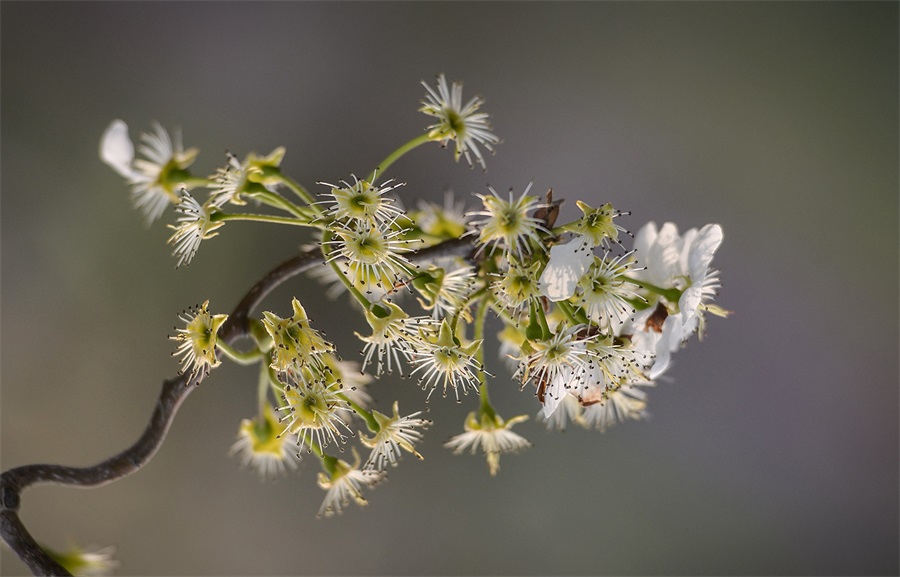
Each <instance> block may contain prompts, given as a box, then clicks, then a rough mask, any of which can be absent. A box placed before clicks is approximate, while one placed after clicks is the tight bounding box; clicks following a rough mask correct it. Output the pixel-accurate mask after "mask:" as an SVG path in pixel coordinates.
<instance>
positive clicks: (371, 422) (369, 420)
mask: <svg viewBox="0 0 900 577" xmlns="http://www.w3.org/2000/svg"><path fill="white" fill-rule="evenodd" d="M340 397H341V398H342V399H344V400H345V401H347V404H349V405H350V407H351V408H352V409H353V410H354V411H356V413H357V414H358V415H359V416H360V417H362V418H363V419H364V420H365V421H366V426H367V427H369V430H370V431H371V432H373V433H377V432H378V431H380V430H381V426H379V425H378V421H376V420H375V417H374V416H372V413H371V411H367V410H366V409H364V408H363V407H362V406H360V405H357V404H356V403H354V402H353V401H352V400H350V397H348V396H347V395H343V394H342V395H340Z"/></svg>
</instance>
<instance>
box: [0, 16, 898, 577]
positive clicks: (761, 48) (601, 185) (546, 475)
mask: <svg viewBox="0 0 900 577" xmlns="http://www.w3.org/2000/svg"><path fill="white" fill-rule="evenodd" d="M0 21H2V467H3V468H4V469H6V468H9V467H12V466H16V465H22V464H27V463H33V462H59V463H66V464H72V465H89V464H93V463H95V462H97V461H100V460H102V459H104V458H106V457H107V456H109V455H111V454H112V453H114V452H117V451H119V450H121V449H123V448H124V447H126V446H127V445H129V444H130V443H131V442H132V441H133V440H134V439H135V438H136V437H137V436H138V434H139V433H140V432H141V430H142V429H143V427H144V425H145V422H146V419H147V417H148V416H149V414H150V411H151V409H152V407H153V404H154V400H155V398H156V396H157V394H158V391H159V386H160V383H161V381H162V379H163V378H165V377H167V376H170V375H172V374H173V373H174V372H175V370H176V369H177V364H176V361H175V360H173V359H171V358H170V352H171V350H172V344H171V343H170V342H169V341H168V340H167V339H166V336H167V335H168V334H170V333H171V329H172V325H173V324H174V323H175V321H176V315H177V313H178V312H179V311H180V310H182V309H183V308H184V307H186V306H189V305H192V304H195V303H197V302H202V301H203V300H204V299H207V298H208V299H210V300H211V304H212V308H214V309H215V310H219V311H225V310H230V308H231V307H232V306H233V305H234V304H235V303H236V302H237V300H238V299H239V298H240V296H241V295H242V294H243V292H244V290H245V289H246V288H247V287H248V286H250V284H251V283H252V282H254V281H255V279H257V278H258V277H259V276H261V275H262V274H263V273H264V272H265V271H267V270H268V269H270V268H272V267H273V266H274V265H276V264H277V263H279V262H281V261H282V260H284V259H286V258H288V257H290V256H291V255H293V254H295V253H296V251H297V250H298V247H299V246H300V245H301V244H302V243H303V242H306V241H307V240H308V239H307V238H306V237H303V236H302V235H301V234H298V233H297V231H296V230H293V229H287V230H281V229H279V228H277V227H273V226H262V225H256V224H246V223H238V224H233V225H229V226H228V227H226V228H225V229H224V230H223V231H222V234H221V235H220V236H219V237H218V238H216V239H215V240H212V241H208V242H205V243H204V244H203V246H202V247H201V249H200V252H199V255H198V257H197V258H196V259H195V261H194V263H193V264H192V265H191V266H190V267H188V268H183V269H180V270H175V266H174V265H175V262H174V260H173V259H172V258H171V256H170V255H169V249H168V247H167V246H166V245H165V240H166V238H167V237H168V230H167V229H166V228H165V222H166V220H169V221H170V220H171V217H172V215H171V212H170V213H168V215H167V217H166V218H165V219H164V220H163V221H162V222H157V223H156V224H155V225H153V226H152V227H150V228H149V229H147V228H145V227H144V226H143V223H142V220H141V217H140V215H139V214H138V213H136V212H135V211H133V210H132V209H131V206H130V200H129V193H128V189H127V187H126V186H125V185H124V183H123V182H122V181H121V179H120V178H119V177H118V175H116V174H115V173H113V172H112V171H111V170H110V169H109V168H108V167H106V166H105V165H103V164H102V163H101V162H100V160H99V158H98V156H97V148H98V143H99V139H100V135H101V133H102V132H103V130H104V129H105V128H106V126H107V125H108V123H109V122H110V120H112V119H113V118H123V119H125V120H126V121H127V122H128V123H129V124H130V125H131V127H132V134H133V135H134V134H136V133H137V132H139V131H142V130H147V129H148V128H149V127H150V123H151V122H152V121H153V120H159V121H160V122H162V123H163V124H164V125H165V126H168V127H173V126H180V127H181V128H182V129H183V132H184V139H185V144H186V145H187V146H196V147H199V148H200V149H201V151H202V152H201V156H200V159H199V160H198V162H197V163H196V164H195V165H194V167H195V169H196V170H197V171H198V172H200V173H201V174H202V173H212V172H213V171H214V169H215V167H216V166H219V165H221V164H222V163H223V161H224V151H225V150H226V149H229V150H231V151H234V152H236V153H237V154H238V155H239V156H243V155H244V154H245V153H247V152H249V151H253V150H255V151H258V152H263V153H267V152H269V151H270V150H272V149H273V148H274V147H276V146H279V145H284V146H286V147H287V151H288V152H287V156H286V158H285V161H284V165H283V166H284V167H285V168H286V170H287V171H288V172H289V173H290V174H292V175H293V176H294V177H296V178H297V179H298V180H299V181H301V182H303V183H306V184H307V185H309V186H314V183H315V182H316V181H323V180H324V181H331V182H334V181H337V180H339V179H341V178H347V177H348V176H349V174H350V173H351V172H355V173H357V174H362V173H365V172H367V171H368V170H370V169H371V168H372V167H373V166H374V165H375V164H376V163H377V162H378V161H379V160H380V159H381V158H383V157H384V156H385V155H386V154H387V153H388V152H389V151H391V150H393V148H394V147H396V146H397V145H399V144H401V143H403V142H405V141H406V140H408V139H409V138H411V137H413V136H415V135H417V134H419V133H420V132H421V130H422V129H423V128H424V126H425V125H426V124H427V122H428V119H427V118H426V117H424V116H423V115H421V114H419V113H418V112H417V111H416V110H417V107H418V105H419V100H420V98H421V97H422V95H423V93H424V92H423V89H422V88H421V86H420V85H419V82H420V80H422V79H425V80H429V81H431V80H432V79H433V77H434V75H435V74H436V73H439V72H446V73H447V75H448V76H449V77H450V78H454V79H462V80H464V81H465V94H466V95H471V94H476V93H478V94H481V95H483V96H484V97H485V98H486V99H487V105H486V110H488V111H489V112H491V113H492V115H493V124H494V127H495V130H496V132H497V133H498V134H499V135H500V136H501V137H502V138H503V139H504V143H503V144H502V145H501V146H500V147H499V149H498V152H497V154H496V156H495V157H491V158H489V159H488V172H487V173H483V172H481V171H480V170H477V169H476V170H469V169H468V168H467V167H465V165H464V164H455V163H454V162H453V161H452V156H451V154H450V153H449V152H447V151H442V150H440V148H439V147H438V146H430V147H425V148H421V149H418V150H416V151H415V152H414V153H412V154H410V155H409V156H407V157H405V158H404V159H403V160H402V161H401V162H400V163H398V164H397V165H395V166H394V167H393V168H392V176H394V177H396V178H398V179H400V180H403V181H406V182H407V183H408V185H407V187H406V188H404V189H403V195H404V198H405V199H408V203H409V204H410V205H412V204H414V202H415V199H420V198H421V199H435V200H439V199H441V198H442V196H443V193H444V191H445V190H447V189H452V190H454V191H456V192H457V193H458V194H461V195H463V196H464V197H466V198H469V199H470V201H471V200H472V197H471V196H469V195H470V194H471V193H472V192H473V191H474V192H483V191H484V190H485V185H486V184H488V183H489V184H491V185H493V186H495V187H496V188H497V189H500V190H504V189H506V188H508V187H510V186H511V187H515V189H516V190H517V191H521V190H522V189H523V188H524V186H525V185H526V184H527V183H528V182H530V181H533V182H534V186H535V190H536V191H542V190H545V189H546V188H548V187H551V186H552V187H553V189H554V191H555V192H556V194H557V195H558V196H561V197H566V198H568V199H569V202H568V203H567V204H566V205H565V207H564V210H563V215H562V218H570V217H574V216H575V215H576V214H577V209H576V208H575V206H574V200H575V199H578V198H581V199H584V200H586V201H588V202H589V203H592V204H596V203H601V202H605V201H610V202H612V203H614V205H615V206H616V207H619V208H621V209H624V210H632V211H633V213H634V215H633V216H631V217H629V218H627V219H623V222H624V223H625V224H626V225H627V226H628V227H630V228H631V229H632V230H637V229H638V228H639V227H640V226H641V225H642V224H643V223H644V222H646V221H648V220H655V221H657V222H658V223H662V222H664V221H667V220H671V221H673V222H675V223H677V224H678V225H679V227H680V228H681V230H685V229H687V228H689V227H692V226H702V225H703V224H706V223H709V222H718V223H721V224H722V226H723V228H724V230H725V242H724V244H723V246H722V248H721V249H720V250H719V252H718V254H717V255H716V260H715V265H716V266H718V267H719V268H720V269H721V270H722V271H723V272H722V277H723V279H724V282H725V286H724V288H723V289H722V290H721V292H720V295H719V299H718V302H719V303H720V304H721V305H723V306H724V307H726V308H728V309H732V310H734V311H735V313H734V315H733V316H732V317H731V318H729V319H727V320H722V319H718V318H713V319H712V321H711V323H710V327H709V335H708V339H706V340H705V341H704V342H702V343H700V342H697V341H696V340H695V341H692V342H691V343H690V346H689V347H688V348H687V349H686V350H684V351H683V352H681V353H680V354H679V355H677V356H676V357H675V360H676V365H675V366H674V367H673V368H672V369H671V370H670V371H669V373H668V376H669V380H668V381H666V382H663V383H660V385H659V387H658V388H657V389H655V390H653V391H652V392H651V396H650V407H649V409H650V411H651V413H652V419H650V420H649V421H647V422H642V423H626V424H622V425H619V426H616V427H614V428H613V429H612V430H610V431H608V432H607V433H605V434H600V433H597V432H588V431H582V430H574V429H570V430H568V431H566V432H565V433H562V434H559V433H548V432H546V431H545V430H544V429H543V427H542V425H541V424H540V423H538V422H537V421H536V420H534V419H532V420H531V421H529V422H528V423H526V424H524V425H520V426H519V427H518V430H519V431H520V432H521V433H523V434H525V435H526V436H527V437H528V438H529V439H531V440H532V441H533V442H534V445H535V446H534V448H533V449H531V450H529V451H528V452H526V453H524V454H521V455H517V456H509V457H503V459H502V461H501V466H502V470H501V472H500V474H499V475H498V476H497V477H496V478H490V477H489V476H488V474H487V468H486V466H485V463H484V461H483V459H481V458H480V457H479V458H476V457H469V456H461V457H454V456H452V455H451V454H450V453H449V452H448V451H447V450H445V449H443V448H442V447H441V444H442V442H443V441H445V440H446V439H447V438H448V437H450V436H451V435H453V434H455V433H457V432H459V431H460V430H461V427H462V423H463V419H464V417H465V415H466V413H467V412H468V411H469V410H471V409H472V408H474V406H475V402H476V401H475V399H472V398H471V397H470V398H468V399H466V402H465V403H463V404H462V405H461V406H457V405H455V404H454V403H452V402H441V401H440V399H438V400H437V401H432V403H431V404H430V405H431V406H430V409H431V412H430V417H431V418H432V419H434V420H435V425H434V426H433V428H432V429H431V430H430V431H429V432H428V434H427V438H426V441H425V443H424V445H423V446H422V448H421V451H422V452H423V453H424V454H425V455H426V459H425V460H424V461H422V462H419V461H417V460H415V459H409V458H407V459H405V460H404V462H403V463H402V465H401V466H400V467H399V468H398V469H396V470H393V471H392V472H391V475H390V480H389V481H388V482H387V483H386V484H384V485H382V486H380V487H379V488H377V489H376V490H375V491H374V492H372V493H370V494H369V497H370V499H369V500H370V505H369V506H368V508H366V509H365V510H360V509H358V508H356V507H352V508H351V509H350V510H348V511H347V512H346V513H345V514H344V515H343V516H341V517H339V518H335V519H330V520H316V519H315V512H316V510H317V509H318V507H319V504H320V502H321V498H322V491H321V490H320V489H319V488H318V487H317V486H316V484H315V475H316V472H317V467H316V466H315V465H314V463H312V462H311V461H307V462H306V463H304V465H303V466H302V469H301V470H300V472H299V473H297V474H293V475H290V476H287V477H284V478H281V479H279V480H277V481H275V482H267V483H261V482H259V480H258V479H257V478H256V476H255V475H254V474H253V473H252V472H250V471H247V470H242V469H241V468H240V467H239V463H238V460H237V459H235V458H229V456H228V449H229V447H230V445H231V443H232V441H233V439H234V436H235V433H236V431H237V426H238V423H239V421H240V419H241V418H244V417H248V416H251V415H252V414H253V411H254V399H255V372H254V371H255V369H253V368H243V367H236V366H233V365H229V366H226V367H224V368H221V369H219V370H217V371H216V372H215V373H214V375H213V376H212V378H210V379H208V380H207V381H206V382H205V383H204V384H203V385H202V387H201V388H200V390H198V391H196V392H195V393H194V394H192V395H191V397H190V398H189V399H188V401H187V403H186V404H185V406H184V407H183V409H182V411H181V412H180V414H179V415H178V418H177V419H176V422H175V424H174V426H173V428H172V431H171V434H170V436H169V438H168V440H167V442H166V443H165V445H164V446H163V448H162V450H161V451H160V452H159V454H158V455H157V456H156V457H155V459H154V460H153V461H152V462H151V463H150V464H149V465H148V466H147V467H146V468H145V469H144V470H142V471H140V472H139V473H138V474H136V475H133V476H132V477H129V478H126V479H124V480H122V481H119V482H117V483H115V484H113V485H110V486H107V487H104V488H99V489H93V490H74V489H68V488H61V487H52V486H41V487H36V488H33V489H30V490H28V492H27V493H26V495H25V499H24V505H23V509H22V515H23V518H24V520H25V521H26V523H27V525H28V527H29V529H30V530H31V531H32V532H33V534H34V535H36V536H37V537H38V538H39V539H40V540H41V541H43V542H45V543H47V544H49V545H51V546H56V547H64V546H65V545H66V543H67V542H68V541H69V540H74V541H76V542H78V543H82V544H97V545H106V544H115V545H116V546H117V547H118V557H119V558H120V559H121V561H122V566H121V569H120V573H121V574H127V575H139V574H145V575H146V574H155V575H176V574H177V575H213V574H215V575H240V574H256V575H287V574H320V575H326V574H327V575H330V574H356V575H379V574H396V575H407V574H435V575H438V574H442V575H443V574H446V575H457V574H472V575H474V574H494V575H508V574H521V575H536V574H558V575H572V574H629V575H632V574H634V575H638V574H657V575H681V574H771V575H776V574H777V575H791V574H792V575H800V574H820V575H827V574H840V575H851V574H853V575H855V574H866V575H876V574H894V575H896V574H897V572H898V206H897V205H898V170H897V165H898V4H897V3H895V2H876V3H866V2H854V3H843V2H828V3H818V2H810V3H768V2H766V3H725V2H721V3H716V2H711V3H693V2H692V3H553V4H545V3H454V4H450V3H439V2H438V3H306V2H303V3H288V2H277V3H237V2H228V3H214V2H199V3H161V2H153V3H131V2H128V3H111V2H102V3H85V2H72V3H49V2H41V3H28V2H9V1H4V2H3V3H2V6H0ZM322 292H323V291H322V288H321V286H320V285H318V284H317V283H316V282H315V281H313V280H309V279H302V280H297V281H296V282H292V283H290V284H289V286H287V287H285V288H284V289H282V290H279V291H278V292H277V293H276V294H275V295H273V297H272V298H271V299H270V300H269V301H268V302H267V303H266V308H267V309H268V310H273V311H275V312H278V313H281V314H286V313H287V312H288V311H289V310H290V309H289V307H290V297H291V296H292V295H297V296H298V297H300V298H302V299H303V301H304V302H305V303H306V305H307V307H308V308H310V310H312V311H316V314H315V315H314V318H315V319H316V320H317V322H318V324H319V326H321V327H322V328H323V329H324V330H326V332H327V333H328V335H329V337H330V338H331V339H332V340H333V341H335V342H336V343H337V345H338V347H339V349H340V350H342V351H344V356H346V357H348V358H355V356H356V351H357V350H359V348H360V344H359V343H358V341H356V340H355V337H354V336H353V334H352V331H353V330H362V328H363V326H362V325H361V323H360V319H358V318H357V317H356V316H353V315H350V314H349V313H348V311H347V307H346V306H345V305H346V303H345V301H342V302H340V303H338V304H335V303H330V302H329V301H327V300H325V299H324V297H323V296H322ZM495 351H496V346H495V345H489V349H488V353H487V354H488V358H496V357H495ZM492 366H493V370H494V372H495V373H496V374H497V377H496V379H495V384H494V386H493V390H494V393H493V395H492V396H493V397H495V402H496V404H497V405H498V408H499V409H500V411H501V412H502V413H503V414H504V415H507V416H512V415H514V414H518V413H526V414H531V415H533V414H535V413H536V412H537V409H538V407H537V405H536V403H535V401H534V398H533V396H532V394H531V393H530V392H529V391H524V392H519V391H518V389H517V387H516V385H515V384H514V383H513V382H512V381H511V379H510V375H509V373H508V372H506V371H505V369H503V368H502V366H501V364H500V363H499V362H492ZM373 393H374V395H375V396H376V398H378V399H379V400H380V401H381V403H382V406H387V405H388V403H389V402H390V401H391V400H392V399H393V398H395V397H399V398H400V399H401V401H402V405H401V406H403V407H406V408H407V409H408V410H413V409H414V408H415V407H423V406H424V403H423V401H424V395H423V394H422V392H421V391H420V390H419V389H417V388H416V387H415V386H414V383H412V382H408V381H400V380H391V379H385V380H384V381H382V382H379V383H377V384H376V385H375V387H374V388H373ZM2 563H3V567H2V571H3V573H4V574H10V575H12V574H18V573H22V572H24V571H25V569H24V566H23V565H22V564H21V563H20V562H19V561H18V559H16V558H15V557H14V556H13V555H12V554H10V553H9V551H8V550H6V549H5V548H4V550H3V553H2Z"/></svg>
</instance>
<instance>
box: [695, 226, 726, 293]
mask: <svg viewBox="0 0 900 577" xmlns="http://www.w3.org/2000/svg"><path fill="white" fill-rule="evenodd" d="M723 238H724V236H723V234H722V227H721V226H720V225H718V224H707V225H706V226H704V227H703V228H701V229H700V232H698V233H697V236H696V237H695V238H694V242H693V243H691V252H690V254H689V255H688V267H689V268H688V270H689V271H690V274H691V278H692V279H693V280H694V282H695V283H697V282H700V281H701V280H702V279H703V278H706V270H707V269H708V268H709V263H710V262H712V259H713V255H714V254H715V252H716V250H718V248H719V246H720V245H721V244H722V239H723Z"/></svg>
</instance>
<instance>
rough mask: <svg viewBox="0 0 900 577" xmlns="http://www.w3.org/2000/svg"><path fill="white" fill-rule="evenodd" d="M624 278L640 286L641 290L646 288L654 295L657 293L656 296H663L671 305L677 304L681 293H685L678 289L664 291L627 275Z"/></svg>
mask: <svg viewBox="0 0 900 577" xmlns="http://www.w3.org/2000/svg"><path fill="white" fill-rule="evenodd" d="M622 278H624V279H625V280H626V281H628V282H630V283H631V284H635V285H638V286H639V287H641V288H645V289H647V290H648V291H650V292H652V293H656V294H658V295H660V296H662V297H663V298H665V299H666V300H667V301H669V302H670V303H677V302H678V299H680V298H681V293H682V292H683V291H680V290H678V289H677V288H670V289H664V288H662V287H658V286H656V285H654V284H651V283H649V282H647V281H643V280H637V279H633V278H631V277H629V276H625V275H622Z"/></svg>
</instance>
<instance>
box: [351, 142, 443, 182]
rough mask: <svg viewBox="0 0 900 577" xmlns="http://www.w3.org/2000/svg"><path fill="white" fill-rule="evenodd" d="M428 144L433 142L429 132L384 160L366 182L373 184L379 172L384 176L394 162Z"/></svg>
mask: <svg viewBox="0 0 900 577" xmlns="http://www.w3.org/2000/svg"><path fill="white" fill-rule="evenodd" d="M426 142H431V137H429V136H428V133H427V132H426V133H425V134H423V135H422V136H417V137H416V138H413V139H412V140H410V141H409V142H407V143H406V144H404V145H403V146H401V147H400V148H398V149H397V150H395V151H394V152H392V153H390V154H389V155H388V157H387V158H385V159H384V160H382V161H381V164H379V165H378V167H377V168H376V169H375V170H373V171H372V173H371V174H369V177H368V178H367V179H366V180H368V181H369V182H372V179H374V178H375V174H376V173H377V172H380V173H381V174H384V173H385V172H386V171H387V169H388V167H389V166H390V165H392V164H394V162H396V161H397V159H399V158H400V157H401V156H403V155H404V154H406V153H407V152H409V151H410V150H412V149H413V148H416V147H418V146H421V145H423V144H425V143H426Z"/></svg>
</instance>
